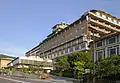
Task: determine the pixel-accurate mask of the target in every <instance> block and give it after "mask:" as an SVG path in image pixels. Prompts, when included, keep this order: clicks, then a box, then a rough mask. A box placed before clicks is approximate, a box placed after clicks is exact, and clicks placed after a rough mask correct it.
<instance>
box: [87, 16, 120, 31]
mask: <svg viewBox="0 0 120 83" xmlns="http://www.w3.org/2000/svg"><path fill="white" fill-rule="evenodd" d="M89 20H90V23H91V24H94V25H98V26H100V27H104V28H106V29H109V30H112V31H115V32H120V29H117V28H116V27H112V26H111V25H107V24H105V23H102V22H99V21H98V20H93V19H91V18H90V19H89ZM101 31H103V30H101Z"/></svg>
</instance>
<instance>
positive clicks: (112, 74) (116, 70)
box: [96, 55, 120, 79]
mask: <svg viewBox="0 0 120 83" xmlns="http://www.w3.org/2000/svg"><path fill="white" fill-rule="evenodd" d="M96 75H97V77H99V78H100V77H101V78H109V79H118V78H119V77H120V56H117V55H113V56H111V57H108V58H106V59H103V60H101V61H100V62H99V66H98V65H97V64H96Z"/></svg>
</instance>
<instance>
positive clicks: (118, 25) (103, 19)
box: [89, 12, 120, 27]
mask: <svg viewBox="0 0 120 83" xmlns="http://www.w3.org/2000/svg"><path fill="white" fill-rule="evenodd" d="M89 14H90V15H92V16H94V17H96V18H99V19H100V20H102V21H107V22H108V23H111V24H113V25H116V26H117V27H120V24H118V23H117V22H116V23H115V22H112V21H110V20H108V19H105V18H103V17H101V16H98V15H96V14H94V13H92V12H89Z"/></svg>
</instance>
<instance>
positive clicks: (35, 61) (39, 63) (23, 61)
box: [7, 56, 53, 72]
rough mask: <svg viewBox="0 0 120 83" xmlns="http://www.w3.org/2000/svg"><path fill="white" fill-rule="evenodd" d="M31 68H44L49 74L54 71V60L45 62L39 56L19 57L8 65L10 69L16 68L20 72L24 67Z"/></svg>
mask: <svg viewBox="0 0 120 83" xmlns="http://www.w3.org/2000/svg"><path fill="white" fill-rule="evenodd" d="M29 66H33V67H34V68H42V69H44V70H46V71H48V72H49V71H50V70H52V69H53V67H52V60H44V59H42V58H40V57H38V56H37V57H36V56H29V57H26V56H21V57H17V58H16V59H14V60H12V61H11V62H9V63H8V64H7V67H8V68H15V69H16V70H18V71H21V70H22V68H23V67H24V68H29Z"/></svg>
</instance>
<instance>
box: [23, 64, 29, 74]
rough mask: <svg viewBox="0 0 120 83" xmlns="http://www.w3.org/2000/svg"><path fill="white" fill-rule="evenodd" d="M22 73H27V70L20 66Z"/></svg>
mask: <svg viewBox="0 0 120 83" xmlns="http://www.w3.org/2000/svg"><path fill="white" fill-rule="evenodd" d="M22 71H23V72H24V73H27V71H28V70H27V68H25V67H24V66H23V65H22Z"/></svg>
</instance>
